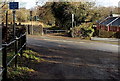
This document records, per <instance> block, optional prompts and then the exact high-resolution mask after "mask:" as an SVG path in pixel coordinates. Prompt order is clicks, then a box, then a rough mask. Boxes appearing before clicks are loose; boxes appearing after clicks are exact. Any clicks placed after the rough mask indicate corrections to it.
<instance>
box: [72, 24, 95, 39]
mask: <svg viewBox="0 0 120 81" xmlns="http://www.w3.org/2000/svg"><path fill="white" fill-rule="evenodd" d="M93 33H94V29H93V23H82V24H81V25H79V26H77V27H74V28H72V29H71V35H72V37H91V36H93Z"/></svg>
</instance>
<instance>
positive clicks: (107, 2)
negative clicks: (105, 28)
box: [15, 0, 120, 9]
mask: <svg viewBox="0 0 120 81" xmlns="http://www.w3.org/2000/svg"><path fill="white" fill-rule="evenodd" d="M15 1H18V2H20V6H21V4H22V6H23V7H26V8H27V9H30V8H32V7H34V6H36V1H39V3H38V5H41V6H42V5H43V4H45V2H46V1H48V0H15ZM51 1H53V0H51ZM89 1H90V0H89ZM91 1H95V2H96V5H97V6H106V7H107V6H118V2H119V1H120V0H91Z"/></svg>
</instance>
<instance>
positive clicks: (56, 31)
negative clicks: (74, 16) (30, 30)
mask: <svg viewBox="0 0 120 81" xmlns="http://www.w3.org/2000/svg"><path fill="white" fill-rule="evenodd" d="M64 32H67V30H44V33H45V34H48V33H64Z"/></svg>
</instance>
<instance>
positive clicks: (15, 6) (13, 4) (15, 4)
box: [9, 2, 19, 39]
mask: <svg viewBox="0 0 120 81" xmlns="http://www.w3.org/2000/svg"><path fill="white" fill-rule="evenodd" d="M18 8H19V3H18V2H10V3H9V9H11V10H13V34H14V39H15V36H16V28H15V12H16V9H18Z"/></svg>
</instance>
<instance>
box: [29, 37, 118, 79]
mask: <svg viewBox="0 0 120 81" xmlns="http://www.w3.org/2000/svg"><path fill="white" fill-rule="evenodd" d="M27 42H28V47H29V48H31V49H33V50H34V51H36V52H38V53H40V54H42V57H41V58H44V59H46V60H48V63H42V64H38V65H36V67H37V69H36V70H37V71H38V74H35V75H34V76H36V77H34V78H37V79H38V78H39V79H45V78H46V75H44V74H45V73H47V77H48V79H103V81H106V80H105V79H118V46H117V45H112V44H106V43H98V42H91V41H85V40H72V39H64V40H63V39H61V38H59V39H57V38H52V37H46V36H43V37H28V41H27ZM39 68H40V69H39ZM39 72H40V73H39ZM41 73H43V74H41ZM40 76H42V77H40Z"/></svg>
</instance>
